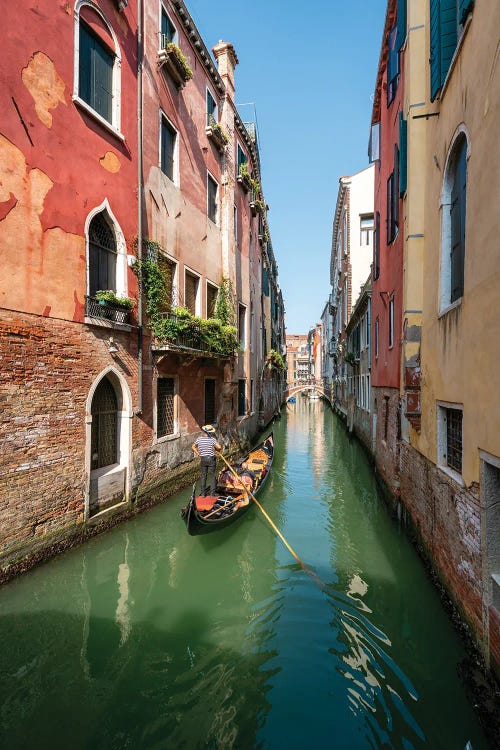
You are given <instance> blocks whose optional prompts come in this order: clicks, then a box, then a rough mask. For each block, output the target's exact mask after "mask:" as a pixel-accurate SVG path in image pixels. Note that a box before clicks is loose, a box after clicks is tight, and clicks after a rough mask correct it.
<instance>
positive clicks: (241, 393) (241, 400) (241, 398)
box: [238, 379, 246, 417]
mask: <svg viewBox="0 0 500 750" xmlns="http://www.w3.org/2000/svg"><path fill="white" fill-rule="evenodd" d="M245 414H246V381H245V380H244V379H242V380H238V416H239V417H244V416H245Z"/></svg>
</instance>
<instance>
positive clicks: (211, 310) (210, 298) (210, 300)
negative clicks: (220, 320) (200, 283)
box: [207, 284, 218, 318]
mask: <svg viewBox="0 0 500 750" xmlns="http://www.w3.org/2000/svg"><path fill="white" fill-rule="evenodd" d="M217 292H218V290H217V287H215V286H212V284H207V318H213V317H214V315H215V303H216V302H217Z"/></svg>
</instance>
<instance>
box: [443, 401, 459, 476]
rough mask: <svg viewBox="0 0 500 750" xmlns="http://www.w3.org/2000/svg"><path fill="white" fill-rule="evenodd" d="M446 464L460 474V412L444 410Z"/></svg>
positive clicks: (457, 410)
mask: <svg viewBox="0 0 500 750" xmlns="http://www.w3.org/2000/svg"><path fill="white" fill-rule="evenodd" d="M446 463H447V465H448V466H449V467H450V468H451V469H455V471H458V473H459V474H461V473H462V411H461V409H446Z"/></svg>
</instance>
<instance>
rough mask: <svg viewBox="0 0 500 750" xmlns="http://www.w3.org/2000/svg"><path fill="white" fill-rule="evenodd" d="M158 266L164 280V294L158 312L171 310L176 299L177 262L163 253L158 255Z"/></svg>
mask: <svg viewBox="0 0 500 750" xmlns="http://www.w3.org/2000/svg"><path fill="white" fill-rule="evenodd" d="M157 262H158V267H159V269H160V271H161V275H162V278H163V282H164V288H163V294H162V295H161V299H160V300H159V303H158V312H161V313H168V312H171V310H172V307H173V306H174V304H175V301H174V280H175V263H174V262H173V261H171V260H170V259H169V258H166V257H165V256H164V255H162V254H161V253H160V254H159V255H158V260H157Z"/></svg>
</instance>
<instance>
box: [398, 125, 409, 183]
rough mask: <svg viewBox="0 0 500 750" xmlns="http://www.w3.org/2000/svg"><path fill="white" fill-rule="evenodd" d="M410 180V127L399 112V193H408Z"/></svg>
mask: <svg viewBox="0 0 500 750" xmlns="http://www.w3.org/2000/svg"><path fill="white" fill-rule="evenodd" d="M407 180H408V128H407V120H405V119H404V117H403V113H402V112H400V113H399V195H400V197H401V198H402V197H403V195H404V194H405V193H406V188H407Z"/></svg>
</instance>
